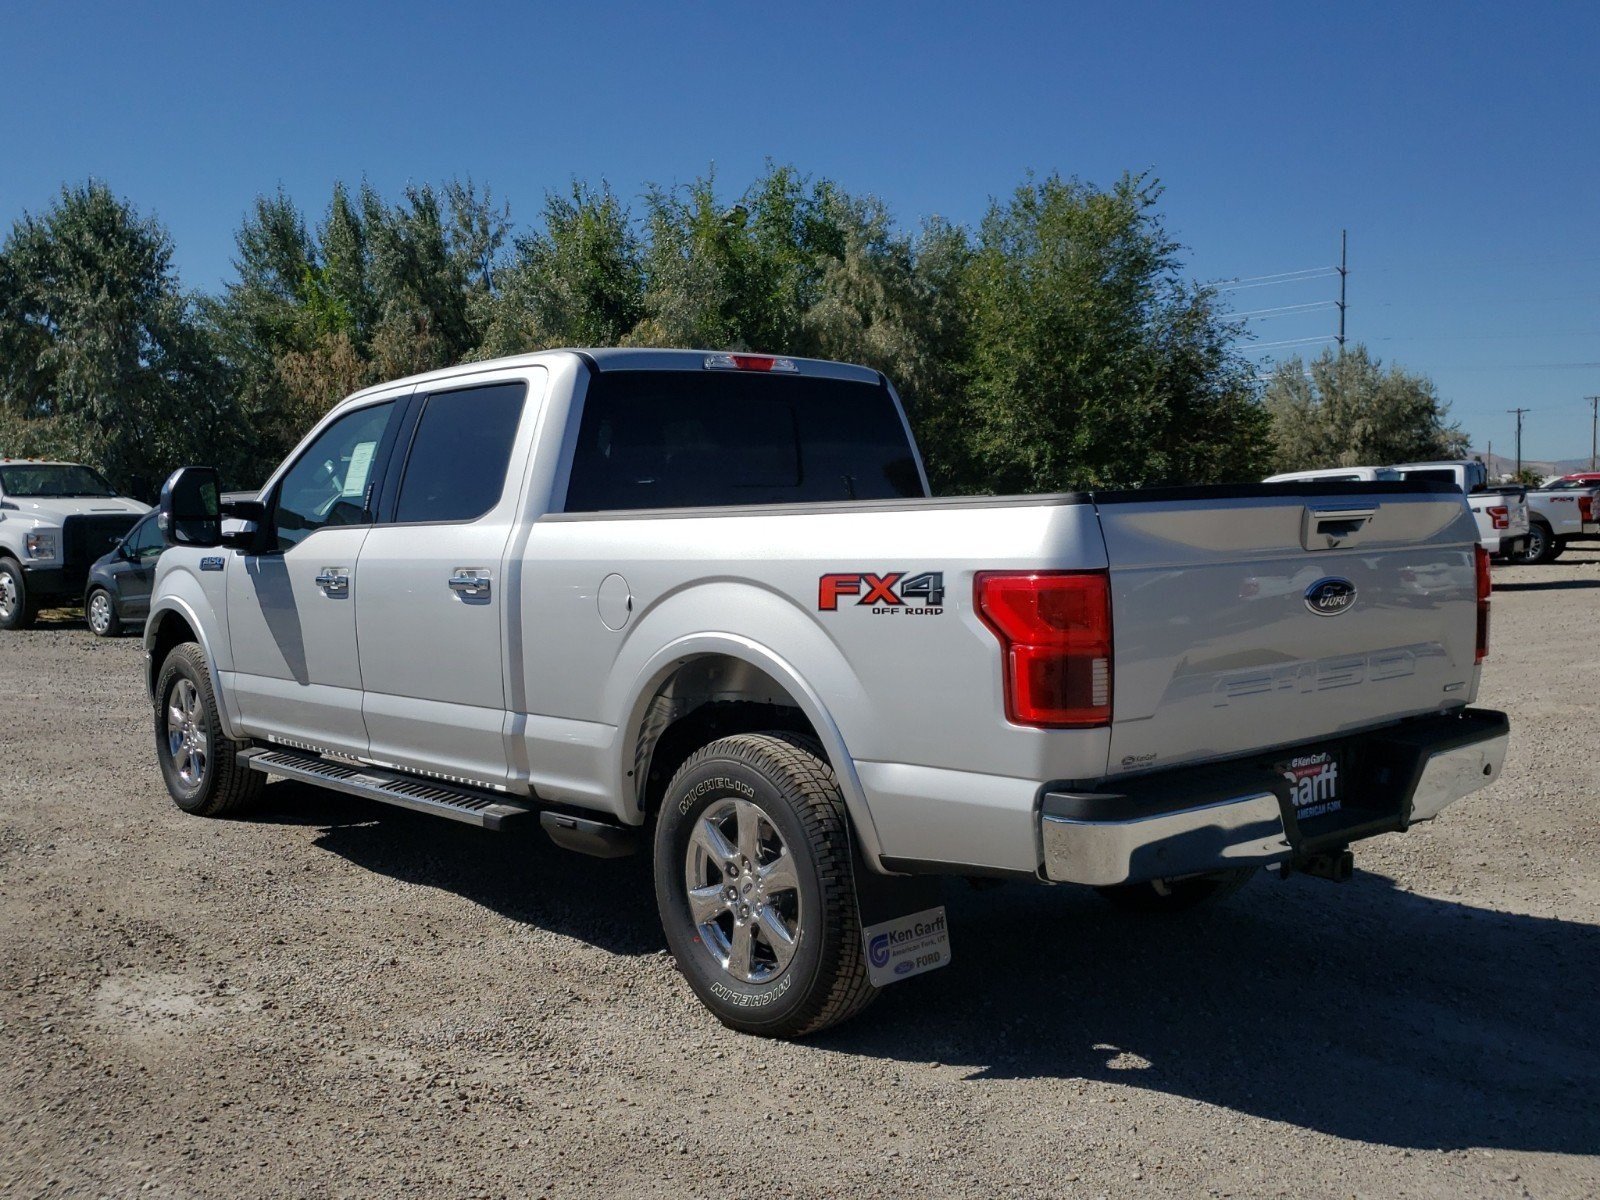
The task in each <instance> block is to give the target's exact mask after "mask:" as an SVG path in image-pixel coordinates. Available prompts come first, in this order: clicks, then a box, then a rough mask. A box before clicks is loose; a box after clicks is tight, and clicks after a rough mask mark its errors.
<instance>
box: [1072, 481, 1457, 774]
mask: <svg viewBox="0 0 1600 1200" xmlns="http://www.w3.org/2000/svg"><path fill="white" fill-rule="evenodd" d="M1419 487H1420V485H1415V484H1399V485H1388V484H1377V485H1349V486H1347V487H1339V488H1337V489H1335V488H1329V489H1328V490H1326V491H1321V490H1313V489H1308V488H1306V487H1305V486H1304V485H1301V487H1300V488H1299V489H1297V490H1292V491H1286V490H1283V489H1280V488H1260V489H1247V488H1240V489H1228V490H1224V491H1222V492H1220V493H1219V494H1218V497H1211V496H1203V497H1199V498H1197V496H1196V495H1194V494H1188V495H1179V496H1177V497H1176V498H1163V497H1160V496H1159V494H1151V493H1138V492H1130V493H1120V494H1116V495H1104V494H1102V495H1100V496H1097V497H1096V501H1097V507H1098V510H1099V516H1100V523H1101V527H1102V529H1103V531H1104V535H1105V541H1106V551H1107V557H1108V559H1109V561H1110V564H1111V566H1110V574H1111V590H1112V626H1113V630H1114V644H1115V650H1114V676H1113V688H1114V701H1113V711H1114V724H1113V726H1112V736H1111V746H1110V756H1109V762H1108V773H1109V774H1111V775H1118V774H1127V773H1134V772H1141V771H1149V770H1158V769H1161V768H1163V767H1171V766H1174V765H1177V764H1180V763H1184V762H1198V761H1206V760H1212V759H1219V758H1227V757H1232V756H1237V755H1241V754H1247V753H1249V752H1251V751H1256V750H1267V749H1269V748H1273V747H1284V746H1290V745H1297V744H1302V743H1314V742H1315V741H1316V740H1317V739H1318V738H1323V737H1332V736H1334V735H1337V734H1340V733H1344V732H1348V731H1351V730H1356V729H1361V728H1364V727H1370V726H1374V725H1379V724H1382V723H1384V722H1386V721H1389V720H1393V719H1397V718H1401V717H1406V716H1411V715H1415V714H1421V713H1430V712H1436V711H1439V710H1441V709H1445V708H1451V707H1456V706H1459V705H1462V704H1465V703H1466V702H1467V701H1469V700H1470V699H1471V698H1472V694H1473V692H1474V691H1475V690H1476V686H1477V683H1476V681H1477V668H1476V666H1475V662H1474V657H1475V648H1476V631H1477V607H1476V600H1477V593H1476V583H1475V576H1474V569H1475V564H1474V557H1473V556H1474V547H1475V546H1476V544H1477V531H1476V528H1475V526H1474V522H1473V519H1472V516H1471V514H1470V513H1469V511H1468V509H1467V506H1466V505H1465V503H1464V502H1463V498H1462V496H1461V494H1460V493H1459V492H1457V491H1454V490H1449V491H1441V490H1419ZM1340 535H1342V536H1340ZM1330 580H1331V581H1333V582H1332V583H1331V584H1328V585H1326V586H1322V585H1325V584H1326V581H1330ZM1351 589H1353V595H1352V591H1351Z"/></svg>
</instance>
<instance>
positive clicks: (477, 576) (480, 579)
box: [450, 571, 489, 598]
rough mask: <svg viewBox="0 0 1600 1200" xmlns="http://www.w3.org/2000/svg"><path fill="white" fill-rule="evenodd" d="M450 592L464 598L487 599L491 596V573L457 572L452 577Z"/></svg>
mask: <svg viewBox="0 0 1600 1200" xmlns="http://www.w3.org/2000/svg"><path fill="white" fill-rule="evenodd" d="M450 590H451V591H452V592H460V593H461V594H462V595H463V596H472V597H474V598H482V597H485V596H487V595H488V594H489V572H487V571H457V572H456V573H455V574H454V575H452V576H450Z"/></svg>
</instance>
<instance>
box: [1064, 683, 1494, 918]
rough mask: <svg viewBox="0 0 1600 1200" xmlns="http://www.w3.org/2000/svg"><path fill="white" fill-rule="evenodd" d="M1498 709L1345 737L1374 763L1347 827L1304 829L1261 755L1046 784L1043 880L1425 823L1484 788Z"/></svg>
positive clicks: (1285, 856)
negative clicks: (1112, 780) (1106, 785)
mask: <svg viewBox="0 0 1600 1200" xmlns="http://www.w3.org/2000/svg"><path fill="white" fill-rule="evenodd" d="M1509 741H1510V732H1509V726H1508V723H1507V722H1506V719H1505V716H1504V715H1503V714H1501V713H1490V712H1484V711H1481V710H1479V711H1472V712H1467V713H1463V714H1460V715H1459V716H1456V717H1451V718H1440V719H1437V720H1428V721H1422V722H1416V723H1413V724H1411V725H1407V726H1401V727H1398V728H1397V729H1395V730H1386V731H1382V732H1380V733H1376V734H1373V735H1369V736H1367V737H1359V738H1352V739H1345V741H1344V743H1343V747H1344V748H1345V749H1346V750H1347V751H1349V752H1352V753H1355V754H1364V755H1365V757H1366V758H1367V759H1368V760H1370V765H1369V767H1368V771H1367V775H1366V776H1365V779H1366V781H1367V789H1368V792H1369V795H1368V796H1367V797H1365V798H1364V799H1366V800H1367V801H1369V803H1368V804H1367V805H1365V806H1364V807H1362V806H1352V809H1351V811H1352V813H1353V814H1359V817H1358V819H1354V820H1353V822H1352V823H1351V824H1350V825H1348V826H1347V827H1341V828H1338V829H1335V830H1332V831H1325V832H1322V833H1320V834H1318V835H1316V836H1307V835H1304V834H1303V833H1302V831H1301V830H1300V829H1299V827H1298V825H1297V822H1296V821H1295V818H1294V815H1293V811H1294V809H1293V804H1292V803H1291V802H1290V800H1289V798H1288V793H1287V788H1286V786H1285V785H1284V784H1283V783H1282V781H1281V779H1280V777H1279V776H1277V775H1276V774H1275V773H1274V772H1273V771H1272V770H1271V769H1270V768H1269V767H1265V766H1263V765H1262V764H1260V763H1247V764H1227V765H1224V766H1221V767H1205V768H1199V769H1196V770H1194V771H1189V772H1186V771H1183V770H1181V769H1180V770H1176V771H1169V772H1162V773H1161V774H1159V775H1155V776H1145V777H1143V778H1141V779H1138V780H1130V781H1129V784H1130V786H1129V787H1128V788H1127V790H1126V791H1119V792H1116V793H1108V792H1073V791H1066V790H1049V791H1046V792H1045V794H1044V796H1043V799H1042V801H1041V806H1040V816H1039V825H1040V842H1041V846H1042V850H1043V857H1044V874H1045V876H1046V878H1048V879H1050V880H1052V881H1054V882H1058V883H1082V884H1090V885H1093V886H1097V887H1106V886H1110V885H1114V884H1119V883H1135V882H1139V881H1142V880H1149V879H1163V878H1172V877H1176V876H1181V875H1198V874H1202V873H1205V872H1208V871H1221V870H1227V869H1230V868H1233V867H1244V866H1261V865H1265V864H1268V863H1276V862H1284V861H1287V860H1290V859H1293V858H1295V857H1297V856H1299V855H1301V854H1305V853H1310V852H1314V851H1321V850H1323V849H1326V848H1329V847H1330V846H1336V845H1337V846H1342V845H1348V844H1349V842H1351V841H1355V840H1358V839H1360V838H1364V837H1371V836H1373V835H1374V834H1377V833H1384V832H1389V831H1392V830H1398V829H1405V828H1407V827H1409V826H1410V825H1413V824H1415V823H1417V822H1418V821H1428V820H1432V819H1433V818H1434V817H1436V816H1438V814H1439V812H1440V811H1441V810H1442V809H1444V808H1445V807H1446V806H1447V805H1449V804H1452V803H1454V802H1455V801H1457V800H1459V799H1461V798H1462V797H1463V796H1466V795H1469V794H1470V793H1472V792H1475V791H1477V790H1478V789H1479V788H1482V787H1485V786H1487V785H1488V784H1489V783H1491V782H1492V781H1493V780H1494V779H1496V778H1497V777H1498V776H1499V774H1500V771H1501V768H1502V766H1503V765H1504V763H1505V756H1506V747H1507V745H1508V743H1509Z"/></svg>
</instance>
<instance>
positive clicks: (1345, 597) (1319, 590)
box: [1306, 578, 1356, 617]
mask: <svg viewBox="0 0 1600 1200" xmlns="http://www.w3.org/2000/svg"><path fill="white" fill-rule="evenodd" d="M1355 603H1356V585H1355V584H1353V583H1351V582H1350V581H1349V580H1348V579H1333V578H1329V579H1319V580H1317V581H1316V582H1315V583H1313V584H1312V585H1311V586H1310V587H1308V588H1307V589H1306V607H1307V608H1309V609H1310V610H1311V611H1312V612H1314V613H1316V614H1317V616H1319V617H1337V616H1338V615H1339V614H1340V613H1342V612H1348V611H1349V610H1350V609H1352V608H1354V607H1355Z"/></svg>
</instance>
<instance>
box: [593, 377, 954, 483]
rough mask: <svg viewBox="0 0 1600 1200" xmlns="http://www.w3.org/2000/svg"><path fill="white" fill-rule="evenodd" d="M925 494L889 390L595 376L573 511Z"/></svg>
mask: <svg viewBox="0 0 1600 1200" xmlns="http://www.w3.org/2000/svg"><path fill="white" fill-rule="evenodd" d="M923 494H924V492H923V488H922V480H921V477H920V476H919V475H918V473H917V467H916V463H915V461H914V459H913V458H912V453H911V442H910V439H909V438H908V437H907V436H906V430H905V426H904V424H903V423H902V422H901V420H900V414H899V412H898V411H897V410H896V408H895V405H894V400H893V398H892V397H891V395H890V394H889V389H888V388H887V387H885V386H883V385H882V384H881V383H880V384H870V383H851V382H847V381H844V380H836V379H808V378H805V377H803V376H799V377H797V376H793V375H790V376H782V375H765V374H763V375H754V374H744V373H737V374H736V373H727V374H714V373H712V372H706V373H704V374H698V373H691V372H679V371H671V372H669V371H608V372H604V373H601V374H598V375H595V376H594V377H593V378H592V380H591V381H590V384H589V392H588V397H587V399H585V401H584V408H583V421H582V423H581V425H580V427H579V430H578V444H577V447H576V449H575V451H574V453H573V459H572V480H571V483H570V484H569V485H568V487H567V503H566V509H567V511H568V512H600V511H604V510H607V509H634V508H705V507H718V506H724V505H740V504H790V503H797V502H814V501H825V500H892V499H900V498H905V497H918V496H922V495H923Z"/></svg>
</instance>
